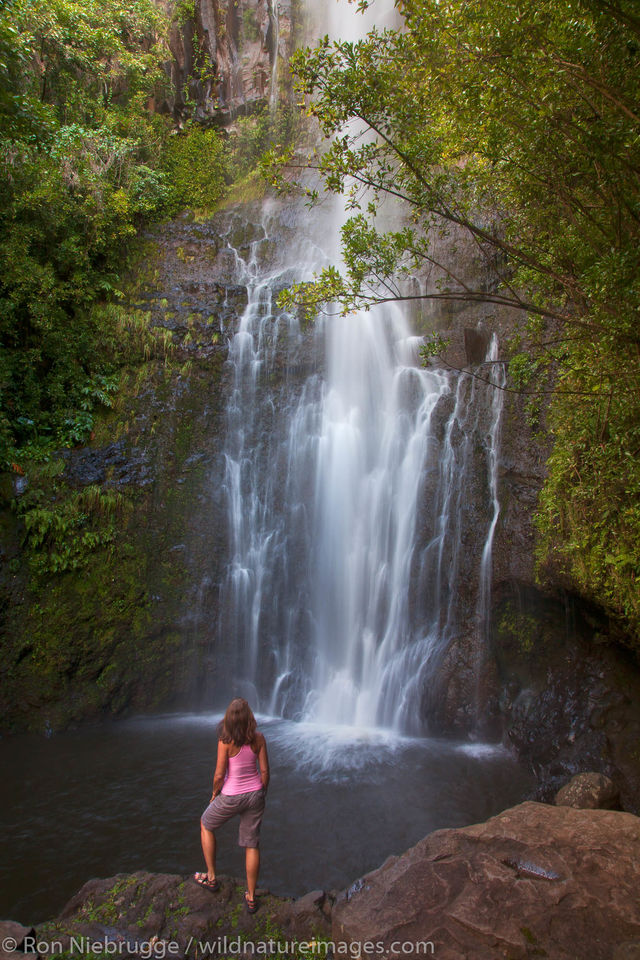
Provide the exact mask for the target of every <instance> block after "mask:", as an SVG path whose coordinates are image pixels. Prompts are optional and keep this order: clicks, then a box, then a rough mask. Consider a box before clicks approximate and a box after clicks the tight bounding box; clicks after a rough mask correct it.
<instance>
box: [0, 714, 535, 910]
mask: <svg viewBox="0 0 640 960" xmlns="http://www.w3.org/2000/svg"><path fill="white" fill-rule="evenodd" d="M218 719H219V717H218V716H217V715H216V716H213V715H212V716H175V715H172V716H165V717H161V718H154V719H138V720H130V721H124V722H121V723H117V724H113V725H110V726H106V727H98V728H94V729H85V730H83V731H80V732H76V733H67V734H63V735H59V736H55V737H52V738H51V739H49V740H46V739H43V738H39V737H18V738H14V739H9V740H5V741H3V742H0V755H1V756H2V761H3V767H4V770H5V776H4V778H3V780H2V784H1V786H0V822H1V827H2V834H3V847H4V849H3V857H2V863H1V865H0V869H1V871H2V884H1V888H2V894H1V896H2V899H1V902H0V917H2V918H8V917H11V918H12V919H16V920H20V921H22V922H24V923H35V922H40V921H42V920H44V919H47V918H49V917H50V916H53V915H54V914H55V913H57V912H58V911H59V910H60V909H61V907H62V906H63V905H64V903H65V902H66V901H67V900H68V899H69V898H70V897H71V896H72V894H73V893H75V891H76V890H77V889H79V887H80V886H81V885H82V884H83V883H84V882H85V881H86V880H89V879H90V878H92V877H108V876H112V875H113V874H116V873H121V872H132V871H135V870H151V871H157V872H166V873H179V874H188V873H190V872H192V871H194V870H196V869H200V868H201V867H202V865H203V864H202V857H201V853H200V845H199V825H198V821H199V817H200V814H201V812H202V809H203V808H204V806H205V805H206V803H207V802H208V800H209V797H210V795H211V780H212V776H213V767H214V763H215V752H216V723H217V721H218ZM260 720H261V722H260V727H261V729H262V730H263V731H264V733H265V735H266V737H267V742H268V745H269V751H270V758H271V766H272V784H271V787H270V790H269V796H268V801H267V811H266V813H265V819H264V823H263V834H262V857H263V861H262V862H263V869H262V873H261V878H260V879H261V884H263V885H264V886H266V887H269V888H270V889H271V890H273V891H274V892H276V893H282V894H289V895H299V894H301V893H304V892H305V891H307V890H311V889H316V888H324V889H327V890H329V889H332V888H342V887H345V886H347V885H348V884H350V883H351V882H352V881H353V880H354V879H356V878H357V877H358V876H360V875H362V874H363V873H365V872H366V871H368V870H371V869H373V868H374V867H376V866H378V865H379V864H380V863H381V862H382V861H383V860H384V859H385V858H386V857H387V856H388V855H389V854H392V853H401V852H402V851H403V850H405V849H406V848H407V847H409V846H410V845H412V844H413V843H415V842H416V841H417V840H419V839H420V838H421V837H423V836H424V835H425V834H426V833H428V832H429V831H431V830H434V829H438V828H440V827H449V826H460V825H463V824H468V823H473V822H476V821H479V820H483V819H485V818H486V817H488V816H490V815H492V814H494V813H496V812H498V811H499V810H501V809H503V808H504V807H506V806H509V805H510V804H511V803H514V802H517V801H518V800H520V799H522V797H523V796H524V795H525V794H526V792H527V790H528V788H529V786H530V782H529V779H528V777H527V775H526V774H525V773H524V772H523V771H522V769H521V768H520V767H518V766H517V765H516V764H515V763H514V761H513V760H512V759H511V758H510V757H509V756H508V755H507V754H506V753H505V752H503V751H502V750H500V749H498V748H495V747H491V746H487V745H483V744H457V743H452V742H447V741H438V740H429V739H412V738H402V737H399V736H397V735H395V734H391V733H389V734H386V733H385V732H384V731H378V730H366V729H363V730H358V729H356V728H352V727H331V726H318V725H314V724H296V723H292V722H290V721H284V720H276V719H269V718H260ZM219 839H220V843H219V859H218V869H219V871H220V872H221V873H229V874H234V875H241V874H242V870H243V857H242V851H241V850H240V849H239V848H238V847H237V827H236V826H235V825H234V824H233V823H232V824H227V825H226V826H225V827H224V828H223V829H222V830H221V831H220V837H219Z"/></svg>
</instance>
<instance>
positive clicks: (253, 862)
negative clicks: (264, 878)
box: [245, 847, 260, 900]
mask: <svg viewBox="0 0 640 960" xmlns="http://www.w3.org/2000/svg"><path fill="white" fill-rule="evenodd" d="M245 865H246V868H247V893H248V894H249V899H250V900H255V898H256V886H257V884H258V873H259V872H260V850H259V848H258V847H247V848H246V849H245Z"/></svg>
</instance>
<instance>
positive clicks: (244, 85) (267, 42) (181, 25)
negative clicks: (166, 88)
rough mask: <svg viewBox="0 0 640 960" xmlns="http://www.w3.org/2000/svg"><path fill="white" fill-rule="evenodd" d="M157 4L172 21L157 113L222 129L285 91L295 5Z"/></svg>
mask: <svg viewBox="0 0 640 960" xmlns="http://www.w3.org/2000/svg"><path fill="white" fill-rule="evenodd" d="M158 3H159V5H160V6H162V8H163V10H164V11H165V12H166V13H167V14H168V16H169V17H170V18H171V20H172V25H171V31H170V36H169V47H170V50H171V54H172V59H171V60H169V61H167V63H166V64H165V70H166V73H167V75H168V76H169V78H170V79H171V82H172V86H173V92H172V93H171V94H169V95H168V96H167V97H166V99H164V100H160V101H158V102H157V103H156V105H155V107H156V109H157V110H160V111H163V112H170V113H172V114H173V116H174V117H175V118H176V120H177V121H178V122H180V121H182V120H184V119H185V118H186V117H190V116H192V117H193V118H194V119H196V120H198V121H200V122H201V123H205V124H214V125H220V126H223V125H227V124H229V123H230V122H232V120H233V118H234V117H235V116H237V115H239V114H243V113H251V112H253V111H254V110H255V109H257V108H258V107H259V106H261V105H264V104H266V103H268V102H273V100H274V98H277V97H278V95H279V93H281V92H284V93H286V92H287V91H288V90H290V86H291V84H290V79H289V74H288V68H287V63H288V58H289V56H290V54H291V52H292V49H293V43H294V32H295V27H296V25H297V24H298V23H299V22H300V14H299V13H298V5H297V4H296V0H196V2H195V3H194V4H193V5H192V6H190V5H189V4H187V3H179V2H176V0H158ZM274 87H275V88H276V89H274Z"/></svg>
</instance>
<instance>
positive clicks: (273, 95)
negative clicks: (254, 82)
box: [268, 0, 280, 113]
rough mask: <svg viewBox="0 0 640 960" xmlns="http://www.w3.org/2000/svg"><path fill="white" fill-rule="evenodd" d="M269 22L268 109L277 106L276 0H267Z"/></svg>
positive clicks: (277, 13)
mask: <svg viewBox="0 0 640 960" xmlns="http://www.w3.org/2000/svg"><path fill="white" fill-rule="evenodd" d="M268 6H269V22H270V26H271V51H272V60H271V82H270V86H269V109H270V110H271V112H272V113H273V111H274V110H275V109H276V107H277V106H278V51H279V46H280V11H279V7H278V0H269V4H268Z"/></svg>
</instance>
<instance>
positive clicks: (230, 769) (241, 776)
mask: <svg viewBox="0 0 640 960" xmlns="http://www.w3.org/2000/svg"><path fill="white" fill-rule="evenodd" d="M257 764H258V756H257V754H255V753H254V752H253V750H252V749H251V747H250V746H249V744H248V743H245V744H244V746H242V747H240V752H239V753H236V755H235V757H229V763H228V765H227V776H226V777H225V781H224V783H223V784H222V790H221V791H220V792H221V793H224V794H225V795H226V796H228V797H236V796H237V795H238V794H239V793H253V791H254V790H261V789H262V779H261V777H260V774H259V773H258V767H257Z"/></svg>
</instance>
